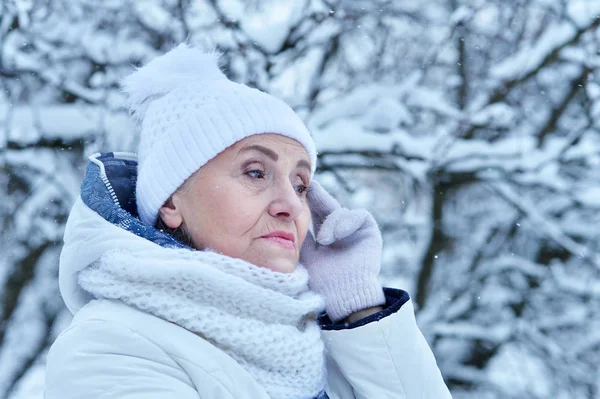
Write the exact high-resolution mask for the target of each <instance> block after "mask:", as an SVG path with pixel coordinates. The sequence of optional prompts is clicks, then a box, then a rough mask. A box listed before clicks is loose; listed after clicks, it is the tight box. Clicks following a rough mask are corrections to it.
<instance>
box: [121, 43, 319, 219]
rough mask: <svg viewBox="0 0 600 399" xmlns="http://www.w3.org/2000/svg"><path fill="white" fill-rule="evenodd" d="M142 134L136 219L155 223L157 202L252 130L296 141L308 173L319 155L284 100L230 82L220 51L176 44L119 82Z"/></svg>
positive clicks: (158, 204) (163, 199)
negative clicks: (303, 153) (303, 151)
mask: <svg viewBox="0 0 600 399" xmlns="http://www.w3.org/2000/svg"><path fill="white" fill-rule="evenodd" d="M123 90H124V92H125V93H126V94H127V97H128V101H127V107H128V108H129V111H130V113H131V114H132V115H133V117H134V119H135V120H136V122H137V129H138V130H139V133H140V143H139V151H138V152H139V154H138V159H139V165H138V181H137V186H136V198H137V204H138V211H139V214H140V219H141V220H142V222H143V223H145V224H148V225H154V223H155V222H156V218H157V215H158V210H159V209H160V207H161V206H162V205H163V204H164V203H165V202H166V201H167V200H168V198H169V197H170V196H171V194H173V193H174V192H175V191H176V190H177V188H178V187H179V186H181V184H183V183H184V181H185V180H186V179H187V178H188V177H190V176H191V175H192V174H193V173H194V172H195V171H196V170H198V169H199V168H200V167H201V166H202V165H204V164H206V163H207V162H208V161H209V160H210V159H212V158H214V157H215V156H217V155H218V154H219V153H221V152H222V151H223V150H225V149H226V148H228V147H230V146H231V145H233V144H235V143H236V142H238V141H240V140H242V139H244V138H246V137H248V136H252V135H256V134H263V133H277V134H281V135H284V136H287V137H289V138H292V139H294V140H296V141H298V142H299V143H300V144H302V145H303V146H304V148H305V149H306V152H307V153H308V155H309V157H310V160H311V164H312V172H313V173H314V170H315V168H316V162H317V153H316V148H315V144H314V141H313V139H312V137H311V136H310V133H309V131H308V130H307V128H306V126H305V125H304V123H303V122H302V120H301V119H300V118H299V117H298V115H296V113H295V112H294V111H293V110H292V109H291V108H290V107H289V106H288V105H287V104H285V103H284V102H283V101H281V100H279V99H277V98H275V97H273V96H271V95H269V94H267V93H264V92H261V91H260V90H257V89H253V88H250V87H248V86H246V85H243V84H239V83H235V82H232V81H230V80H229V79H227V77H226V76H225V75H224V74H223V73H222V72H221V70H220V69H219V56H218V54H217V53H214V52H212V53H207V52H204V51H202V50H200V49H197V48H192V47H189V46H187V45H185V44H181V45H179V46H178V47H176V48H175V49H173V50H171V51H170V52H168V53H166V54H165V55H163V56H160V57H158V58H156V59H154V60H153V61H151V62H150V63H149V64H148V65H146V66H144V67H142V68H140V69H139V70H137V71H136V72H134V73H133V74H131V75H130V76H129V77H127V78H126V79H125V80H124V81H123Z"/></svg>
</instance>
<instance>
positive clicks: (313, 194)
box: [307, 180, 342, 234]
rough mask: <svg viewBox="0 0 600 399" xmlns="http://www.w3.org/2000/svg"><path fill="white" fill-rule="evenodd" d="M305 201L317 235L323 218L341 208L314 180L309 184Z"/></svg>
mask: <svg viewBox="0 0 600 399" xmlns="http://www.w3.org/2000/svg"><path fill="white" fill-rule="evenodd" d="M307 200H308V206H309V208H310V212H311V214H312V221H313V225H314V228H315V232H316V233H317V234H318V231H319V229H320V227H321V225H322V224H323V222H324V220H325V218H327V216H329V215H330V214H331V213H332V212H333V211H335V210H336V209H340V208H341V207H342V206H341V205H340V203H339V202H338V201H337V200H336V199H335V198H333V197H332V196H331V195H330V194H329V193H328V192H327V190H325V189H324V188H323V186H321V185H320V184H319V182H318V181H316V180H313V181H312V183H311V184H310V190H309V192H308V197H307Z"/></svg>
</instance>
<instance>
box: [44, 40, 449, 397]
mask: <svg viewBox="0 0 600 399" xmlns="http://www.w3.org/2000/svg"><path fill="white" fill-rule="evenodd" d="M124 89H125V92H126V93H127V95H128V98H129V108H130V110H131V112H132V115H133V117H134V118H135V119H136V121H137V124H138V128H139V130H140V145H139V158H137V160H136V157H135V155H133V154H129V153H102V154H96V155H93V156H92V157H91V162H90V163H89V164H88V166H87V170H86V175H85V178H84V181H83V184H82V189H81V196H80V198H79V199H78V200H77V202H76V203H75V206H74V207H73V210H72V212H71V215H70V217H69V221H68V223H67V227H66V231H65V245H64V249H63V251H62V254H61V258H60V289H61V293H62V295H63V298H64V300H65V303H66V304H67V307H68V308H69V310H70V311H71V312H72V313H73V314H74V318H73V321H72V323H71V325H70V326H69V327H68V328H67V329H66V330H65V331H63V332H62V333H61V334H60V336H59V337H58V338H57V340H56V342H55V343H54V345H53V346H52V348H51V350H50V353H49V355H48V362H47V376H46V396H45V397H46V399H75V398H86V399H87V398H103V399H121V398H122V399H125V398H128V399H134V398H139V399H142V398H143V399H153V398H156V399H158V398H161V399H175V398H177V399H198V398H203V399H213V398H214V399H217V398H218V399H221V398H232V399H234V398H235V399H245V398H248V399H250V398H252V399H268V398H271V399H300V398H331V399H336V398H339V399H349V398H356V399H358V398H373V399H385V398H436V399H438V398H448V397H450V394H449V392H448V389H447V388H446V386H445V384H444V381H443V379H442V377H441V374H440V372H439V370H438V367H437V365H436V362H435V359H434V357H433V354H432V352H431V350H430V349H429V347H428V345H427V343H426V341H425V339H424V338H423V336H422V334H421V332H420V331H419V329H418V327H417V325H416V323H415V318H414V312H413V307H412V304H411V301H410V300H409V297H408V294H407V293H406V292H404V291H400V290H394V289H384V288H382V287H381V285H380V283H379V282H378V274H379V270H380V262H381V235H380V232H379V230H378V228H377V224H376V223H375V221H374V219H373V218H372V216H371V215H370V214H369V213H368V212H366V211H364V210H348V209H345V208H342V207H341V206H340V205H339V203H338V202H337V201H336V200H335V199H333V198H332V197H331V196H330V195H329V194H328V193H327V192H325V190H324V189H323V188H322V187H321V186H319V184H318V183H317V182H316V181H314V180H313V179H312V178H313V174H314V171H315V166H316V150H315V145H314V143H313V140H312V139H311V136H310V134H309V132H308V131H307V129H306V127H305V126H304V125H303V123H302V122H301V120H300V119H299V118H298V116H297V115H296V114H295V113H294V112H293V111H292V110H291V108H289V107H288V106H287V105H285V104H284V103H283V102H282V101H280V100H278V99H276V98H274V97H272V96H270V95H268V94H266V93H263V92H261V91H258V90H256V89H252V88H249V87H247V86H244V85H241V84H237V83H234V82H231V81H229V80H228V79H227V78H226V77H225V75H224V74H223V73H222V72H221V71H220V69H219V67H218V57H217V56H216V55H215V54H213V53H205V52H203V51H201V50H198V49H195V48H190V47H188V46H187V45H180V46H178V47H177V48H175V49H174V50H172V51H170V52H169V53H167V54H165V55H163V56H162V57H158V58H157V59H155V60H154V61H152V62H150V63H149V64H148V65H147V66H145V67H143V68H141V69H139V70H138V71H136V72H135V73H133V74H132V75H131V76H130V77H129V78H127V79H126V80H125V82H124ZM138 162H139V163H138ZM311 220H312V224H313V230H314V236H313V234H312V233H311V232H309V224H310V222H311Z"/></svg>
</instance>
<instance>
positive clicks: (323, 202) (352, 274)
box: [300, 180, 385, 322]
mask: <svg viewBox="0 0 600 399" xmlns="http://www.w3.org/2000/svg"><path fill="white" fill-rule="evenodd" d="M308 206H309V208H310V210H311V212H312V221H313V227H314V231H315V235H316V241H315V239H314V238H313V236H312V234H311V233H310V232H309V234H307V236H306V239H305V241H304V244H303V245H302V249H301V251H300V262H301V263H302V265H304V267H305V268H306V269H307V270H308V274H309V276H310V279H309V286H310V289H311V290H312V291H314V292H316V293H318V294H320V295H321V296H322V297H323V298H324V300H325V309H326V311H327V315H328V316H329V318H330V319H331V320H332V321H333V322H338V321H340V320H342V319H344V318H346V317H348V316H349V315H351V314H352V313H355V312H358V311H360V310H363V309H367V308H370V307H374V306H379V305H383V304H384V303H385V296H384V295H383V288H382V287H381V284H380V283H379V280H378V275H379V270H380V269H381V248H382V240H381V233H380V231H379V228H378V227H377V222H375V219H373V216H371V214H370V213H369V212H367V211H366V210H364V209H356V210H350V209H346V208H342V206H341V205H340V203H339V202H337V201H336V200H335V199H334V198H333V197H332V196H331V195H329V193H328V192H327V191H325V189H324V188H323V187H321V185H320V184H319V183H318V182H317V181H315V180H313V181H312V183H311V187H310V190H309V192H308Z"/></svg>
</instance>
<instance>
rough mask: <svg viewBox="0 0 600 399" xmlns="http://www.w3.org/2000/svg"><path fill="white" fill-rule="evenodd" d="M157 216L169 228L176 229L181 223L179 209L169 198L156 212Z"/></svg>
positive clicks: (181, 218)
mask: <svg viewBox="0 0 600 399" xmlns="http://www.w3.org/2000/svg"><path fill="white" fill-rule="evenodd" d="M158 216H159V217H160V218H161V219H162V221H163V222H164V223H165V224H166V225H167V226H168V227H170V228H172V229H177V228H179V226H181V224H182V223H183V215H182V214H181V208H180V207H179V206H177V201H173V196H171V197H170V198H169V199H168V200H167V202H165V204H164V205H163V206H162V207H160V209H159V210H158Z"/></svg>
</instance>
